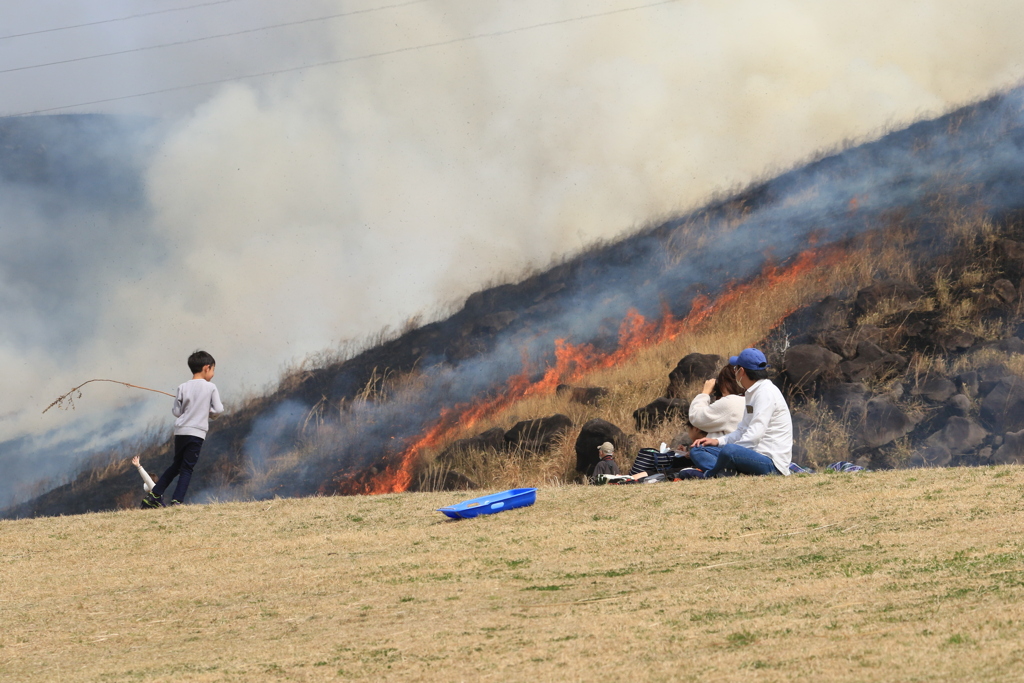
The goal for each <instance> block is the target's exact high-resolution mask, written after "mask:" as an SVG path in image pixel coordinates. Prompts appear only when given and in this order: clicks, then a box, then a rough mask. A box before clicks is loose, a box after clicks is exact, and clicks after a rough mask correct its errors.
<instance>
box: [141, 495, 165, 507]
mask: <svg viewBox="0 0 1024 683" xmlns="http://www.w3.org/2000/svg"><path fill="white" fill-rule="evenodd" d="M163 506H164V501H163V498H162V497H161V496H154V495H153V492H152V491H150V492H149V493H147V494H146V495H145V496H143V498H142V509H144V510H145V509H149V508H162V507H163Z"/></svg>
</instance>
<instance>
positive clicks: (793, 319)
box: [779, 296, 848, 343]
mask: <svg viewBox="0 0 1024 683" xmlns="http://www.w3.org/2000/svg"><path fill="white" fill-rule="evenodd" d="M847 315H848V310H847V308H846V304H844V303H843V302H842V301H841V300H839V299H837V298H836V297H834V296H827V297H825V298H824V299H822V300H821V301H818V302H815V303H813V304H810V305H808V306H804V307H803V308H798V309H797V310H795V311H793V312H792V313H790V314H789V315H788V316H786V317H785V318H784V319H783V321H782V323H781V324H780V325H779V329H782V330H785V332H786V334H787V335H788V336H789V337H790V338H791V339H794V340H796V341H794V342H793V343H804V342H803V341H801V340H806V341H810V340H811V339H812V338H813V337H814V336H815V335H817V334H818V333H820V332H823V331H824V330H826V329H828V328H829V326H831V325H833V324H836V323H837V322H838V320H837V319H839V318H846V317H847Z"/></svg>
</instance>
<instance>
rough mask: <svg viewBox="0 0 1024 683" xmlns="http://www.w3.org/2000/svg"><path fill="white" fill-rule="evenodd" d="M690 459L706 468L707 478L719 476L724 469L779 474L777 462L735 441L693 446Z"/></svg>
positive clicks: (703, 468) (698, 465) (757, 473)
mask: <svg viewBox="0 0 1024 683" xmlns="http://www.w3.org/2000/svg"><path fill="white" fill-rule="evenodd" d="M690 460H693V464H694V465H696V466H697V467H699V468H700V469H702V470H704V476H705V477H707V478H711V477H717V476H718V475H719V473H721V471H722V470H735V471H736V472H739V473H740V474H756V475H763V474H779V470H778V468H776V467H775V463H774V462H772V459H771V458H769V457H768V456H767V455H761V454H760V453H758V452H757V451H752V450H750V449H749V448H744V447H743V446H737V445H736V444H734V443H729V444H726V445H724V446H702V447H700V448H691V449H690Z"/></svg>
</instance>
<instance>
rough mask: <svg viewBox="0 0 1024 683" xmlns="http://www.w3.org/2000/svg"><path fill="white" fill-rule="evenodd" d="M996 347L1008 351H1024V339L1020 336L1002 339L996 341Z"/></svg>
mask: <svg viewBox="0 0 1024 683" xmlns="http://www.w3.org/2000/svg"><path fill="white" fill-rule="evenodd" d="M995 347H996V348H997V349H999V350H1000V351H1005V352H1006V353H1024V339H1020V338H1018V337H1010V338H1009V339H1000V340H999V341H997V342H996V344H995Z"/></svg>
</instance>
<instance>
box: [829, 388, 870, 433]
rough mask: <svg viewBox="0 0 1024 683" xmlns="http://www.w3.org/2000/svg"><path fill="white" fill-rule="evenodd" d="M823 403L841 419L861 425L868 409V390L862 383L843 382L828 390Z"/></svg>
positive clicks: (851, 423)
mask: <svg viewBox="0 0 1024 683" xmlns="http://www.w3.org/2000/svg"><path fill="white" fill-rule="evenodd" d="M822 401H824V403H825V405H826V406H828V408H829V410H831V411H832V412H833V413H834V414H835V415H836V417H838V418H839V419H841V420H843V421H844V422H846V423H847V424H850V425H859V424H860V423H861V421H862V420H863V419H864V415H865V413H866V412H867V408H868V388H867V387H866V386H864V385H863V384H860V383H852V382H842V383H840V384H835V385H833V386H830V387H829V388H828V389H826V390H825V392H824V393H823V394H822Z"/></svg>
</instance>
